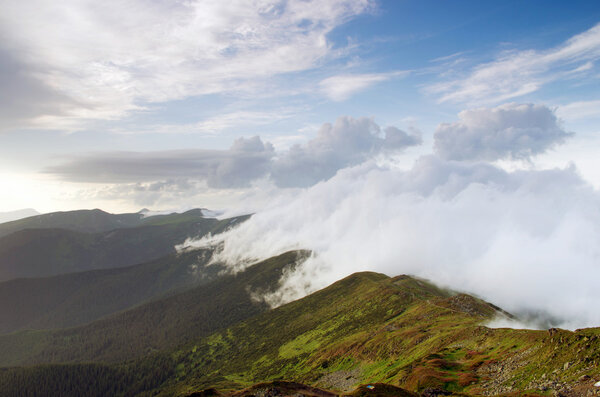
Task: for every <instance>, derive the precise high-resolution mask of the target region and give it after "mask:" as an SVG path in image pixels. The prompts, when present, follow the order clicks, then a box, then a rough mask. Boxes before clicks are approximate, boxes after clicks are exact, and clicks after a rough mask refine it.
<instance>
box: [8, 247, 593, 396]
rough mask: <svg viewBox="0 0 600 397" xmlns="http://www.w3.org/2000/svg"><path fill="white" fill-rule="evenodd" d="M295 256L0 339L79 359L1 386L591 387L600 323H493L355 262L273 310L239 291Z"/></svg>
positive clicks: (163, 390)
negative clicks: (119, 309) (81, 321)
mask: <svg viewBox="0 0 600 397" xmlns="http://www.w3.org/2000/svg"><path fill="white" fill-rule="evenodd" d="M296 258H297V257H296V254H295V253H288V254H285V255H283V256H280V257H277V258H273V259H271V260H268V261H265V262H263V263H261V264H260V265H256V266H253V267H251V268H249V269H248V270H247V271H246V272H244V273H240V274H238V275H237V276H229V277H230V278H227V279H225V278H224V279H219V280H217V281H215V282H213V283H210V284H207V286H205V287H202V288H197V289H195V290H193V291H189V292H186V293H184V294H180V295H177V296H173V297H170V298H166V299H163V300H161V301H159V302H155V303H153V304H150V305H144V306H141V307H140V308H137V309H134V310H130V311H128V312H125V313H123V314H122V315H120V316H114V317H111V318H110V319H107V320H102V321H98V322H95V323H92V324H90V325H89V326H86V327H80V328H74V329H71V330H66V331H60V332H55V333H18V334H14V335H9V336H4V337H0V346H1V348H0V357H2V358H3V359H4V362H3V364H4V365H7V364H8V365H14V364H18V363H21V364H24V363H30V364H33V363H40V362H47V363H50V362H54V363H58V362H79V363H72V364H67V365H65V364H61V365H56V364H54V365H46V366H34V367H23V368H12V369H11V368H6V369H4V370H1V371H0V386H2V387H3V390H14V391H15V393H17V394H14V395H34V394H27V393H28V392H29V391H31V386H30V385H31V384H44V385H45V390H48V391H49V392H51V393H52V394H55V395H61V394H60V393H59V391H60V390H67V389H68V390H71V391H72V392H69V391H68V390H67V391H64V394H62V395H77V393H80V394H81V393H82V391H83V390H91V391H90V392H89V393H87V392H86V393H87V394H86V395H101V394H94V390H102V391H103V392H107V390H109V391H108V392H107V393H110V394H111V395H147V396H150V395H153V396H154V395H162V396H174V395H181V396H187V395H192V393H194V392H199V391H201V390H204V389H207V388H216V389H218V390H220V391H222V392H228V391H234V390H242V391H241V392H239V393H238V394H236V395H247V396H249V395H253V394H252V390H255V391H257V390H258V391H260V393H263V394H254V395H269V394H265V393H267V392H268V390H271V391H272V390H274V389H277V387H279V386H277V384H278V383H277V382H278V381H281V380H287V381H293V382H300V383H302V384H305V385H310V386H311V387H317V388H320V390H325V391H327V393H331V392H335V393H338V394H339V393H342V394H343V393H348V394H347V395H356V396H359V395H361V396H362V395H364V396H367V395H378V394H374V392H373V390H372V389H369V388H367V387H366V386H365V385H369V384H370V385H373V384H376V385H377V388H378V389H377V390H383V391H382V393H381V394H379V395H390V396H391V395H398V394H395V393H405V392H404V391H402V390H408V391H409V392H414V393H419V394H421V395H424V396H432V395H443V393H455V394H457V393H458V394H461V395H481V394H485V395H496V394H502V395H513V396H514V395H529V396H534V395H537V396H541V395H564V396H579V395H588V392H589V393H592V394H589V395H594V393H595V392H596V391H597V388H594V386H593V384H594V383H595V382H597V381H598V380H600V379H599V377H600V374H598V372H597V368H598V366H599V365H600V329H596V328H594V329H585V330H579V331H577V332H570V331H565V330H555V329H552V330H549V331H532V330H513V329H490V328H487V327H485V326H484V324H485V323H486V322H487V321H489V320H490V319H491V318H493V317H494V316H496V315H498V313H499V312H498V311H497V308H496V307H494V306H493V305H490V304H488V303H486V302H484V301H482V300H479V299H477V298H474V297H471V296H469V295H465V294H457V293H452V292H450V291H446V290H442V289H439V288H437V287H436V286H435V285H433V284H431V283H428V282H426V281H423V280H419V279H415V278H412V277H408V276H399V277H394V278H390V277H387V276H385V275H382V274H377V273H369V272H365V273H357V274H354V275H352V276H349V277H347V278H345V279H343V280H340V281H338V282H336V283H334V284H333V285H331V286H329V287H327V288H325V289H323V290H321V291H317V292H316V293H314V294H311V295H309V296H307V297H305V298H303V299H300V300H297V301H295V302H291V303H289V304H286V305H284V306H281V307H279V308H277V309H273V310H266V309H267V308H266V307H264V305H261V304H259V303H256V302H253V301H252V300H251V299H249V297H248V291H255V292H256V291H260V290H261V289H262V288H266V289H267V290H268V289H269V288H273V286H274V285H275V284H276V281H277V279H278V277H279V276H280V275H281V272H282V269H283V268H285V264H290V263H293V262H294V261H295V260H296ZM234 291H238V292H237V295H235V296H231V294H235V292H234ZM232 305H233V306H232ZM199 307H203V308H202V309H199ZM194 310H197V312H196V313H197V314H194V315H189V314H186V313H190V312H192V311H194ZM153 313H154V314H153ZM198 313H200V314H198ZM165 317H166V318H165ZM216 322H220V323H218V324H217V323H216ZM118 324H121V326H122V328H121V326H119V325H118ZM125 324H129V326H128V327H129V329H130V330H131V331H129V332H132V333H133V334H135V336H133V335H131V337H130V336H128V334H127V333H128V331H125V329H126V328H125V327H126V325H125ZM190 324H191V326H190ZM227 324H229V325H227ZM219 329H220V330H219ZM214 330H217V331H216V332H213V331H214ZM138 340H140V341H141V342H137V341H138ZM175 340H177V341H178V342H179V346H180V347H176V345H177V343H174V341H175ZM148 342H150V343H148ZM130 345H132V346H133V347H130ZM149 346H151V347H152V348H148V347H149ZM154 349H161V351H155V350H154ZM169 349H171V350H169ZM24 350H26V351H28V353H27V354H26V355H25V356H23V355H22V352H23V351H24ZM153 351H155V353H152V352H153ZM121 353H122V354H121ZM145 354H147V355H145ZM136 356H137V357H138V359H137V360H133V361H124V362H122V363H120V364H119V363H114V364H110V365H108V364H91V363H88V364H85V363H83V362H85V361H92V360H94V361H97V362H107V361H117V360H120V359H123V360H124V359H128V358H131V357H136ZM90 374H91V375H90ZM92 376H93V379H90V377H92ZM261 382H275V383H271V384H267V386H264V385H263V386H260V385H258V386H256V384H257V383H261ZM253 385H255V386H253ZM279 385H280V386H281V384H279ZM360 385H363V386H360ZM288 386H289V385H288ZM248 387H249V388H250V389H245V388H248ZM281 387H283V386H281ZM285 387H287V386H285ZM298 387H300V386H298ZM302 387H304V386H302ZM307 387H308V386H307ZM398 388H402V390H401V389H398ZM75 390H76V391H77V392H73V391H75ZM243 390H246V392H243ZM261 390H262V391H261ZM244 393H246V394H244ZM7 395H12V394H7ZM205 395H206V394H205ZM271 395H277V394H271ZM401 395H410V393H408V392H406V393H405V394H401Z"/></svg>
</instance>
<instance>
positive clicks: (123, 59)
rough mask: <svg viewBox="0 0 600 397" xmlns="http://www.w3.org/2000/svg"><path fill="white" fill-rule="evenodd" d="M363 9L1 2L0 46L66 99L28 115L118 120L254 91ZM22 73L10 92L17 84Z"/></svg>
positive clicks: (321, 47) (345, 0) (325, 44)
mask: <svg viewBox="0 0 600 397" xmlns="http://www.w3.org/2000/svg"><path fill="white" fill-rule="evenodd" d="M373 7H374V5H373V4H372V1H370V0H327V1H316V0H310V1H305V0H288V1H280V0H256V1H246V0H234V1H228V2H214V1H210V0H193V1H175V2H173V1H153V2H146V1H142V0H125V1H116V0H108V1H104V2H97V1H91V0H83V1H79V0H78V1H74V0H70V1H66V2H61V4H60V6H56V4H51V3H48V2H45V1H42V0H32V1H28V2H21V1H12V0H10V1H8V2H4V3H3V5H2V13H0V26H1V27H2V28H1V29H2V30H1V32H0V33H1V34H2V37H3V40H2V44H0V47H2V50H3V51H4V52H5V53H7V54H10V56H11V57H12V58H13V59H16V60H18V62H19V64H21V65H23V67H24V70H25V71H26V72H27V73H26V74H27V76H28V77H27V79H30V77H31V76H34V77H35V83H36V87H37V88H36V89H41V90H44V91H49V92H52V93H57V94H58V95H60V96H61V97H64V98H66V99H67V100H66V101H64V102H65V105H66V106H65V107H64V108H61V112H57V111H54V110H53V109H46V110H47V111H45V112H43V114H42V115H41V116H40V117H34V116H35V115H33V116H32V117H30V120H29V121H30V122H31V123H33V124H35V125H43V126H44V127H46V128H53V127H59V128H63V127H65V126H71V127H75V126H76V125H77V124H78V123H81V122H82V121H85V120H89V119H118V118H122V117H124V116H125V115H127V114H128V113H129V112H131V111H135V110H140V109H143V108H144V107H145V106H146V105H147V104H150V103H160V102H166V101H171V100H178V99H183V98H187V97H191V96H198V95H205V94H215V93H231V92H240V91H241V92H252V93H256V92H260V87H261V86H262V85H263V83H265V82H267V81H268V80H269V78H271V77H273V76H275V75H279V74H284V73H290V72H298V71H303V70H308V69H311V68H313V67H315V66H316V65H317V64H319V62H322V61H324V60H326V59H327V58H328V57H332V56H334V55H333V51H332V45H331V43H329V41H328V40H327V34H328V33H329V32H331V31H332V30H333V29H334V28H335V27H337V26H339V25H341V24H343V23H345V22H347V21H348V20H350V19H351V18H353V17H355V16H356V15H359V14H362V13H364V12H367V11H368V10H370V9H372V8H373ZM115 9H118V10H119V12H118V13H115V12H114V10H115ZM28 81H29V80H27V81H23V82H22V84H19V85H18V86H16V87H11V92H10V94H11V95H12V94H14V93H17V92H19V91H20V90H22V89H27V84H28ZM40 99H41V98H40ZM52 103H53V102H52V101H51V100H50V98H49V99H48V100H47V101H44V104H45V105H47V106H50V104H52ZM14 105H15V106H17V105H18V103H17V104H14Z"/></svg>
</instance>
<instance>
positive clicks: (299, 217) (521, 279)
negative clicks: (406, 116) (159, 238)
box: [184, 105, 600, 328]
mask: <svg viewBox="0 0 600 397" xmlns="http://www.w3.org/2000/svg"><path fill="white" fill-rule="evenodd" d="M326 131H329V130H328V129H326ZM440 131H441V132H440ZM445 134H446V135H445ZM505 134H506V135H508V136H509V137H508V138H507V139H505V137H504V135H505ZM440 135H442V136H443V135H445V137H444V138H448V137H449V136H452V137H453V139H454V140H456V141H458V142H462V143H466V144H465V145H458V146H456V148H453V147H450V146H448V145H449V144H450V143H448V144H447V145H445V143H444V145H445V146H444V145H442V143H440V142H443V141H441V140H440V139H441V138H440ZM566 135H567V134H566V133H565V132H564V131H563V130H562V129H560V127H558V126H557V121H556V118H555V117H554V115H553V113H552V112H551V111H550V110H549V109H547V108H544V107H541V106H534V105H506V106H503V107H500V108H496V109H487V110H485V109H482V110H476V111H472V112H463V113H461V121H460V122H458V123H455V124H448V125H445V126H442V127H440V129H438V134H437V136H436V139H437V141H436V152H437V153H435V154H431V155H426V156H422V157H420V158H419V159H418V160H417V161H416V162H415V163H414V165H413V166H412V167H411V168H410V169H399V168H396V167H394V166H393V165H389V166H386V167H382V166H378V165H376V164H375V163H374V162H373V161H366V162H363V163H362V164H360V165H357V166H353V167H348V168H345V169H343V170H341V171H338V173H337V174H336V175H335V176H334V177H332V178H331V179H329V180H327V181H323V182H320V183H318V184H316V185H314V186H312V187H310V188H307V189H303V190H299V193H298V194H296V195H295V196H293V197H290V196H289V195H287V196H286V197H282V198H281V199H279V200H278V199H276V198H274V199H273V200H271V202H270V205H269V207H268V208H266V209H264V210H263V211H259V212H258V213H256V214H255V215H254V216H253V217H252V218H251V219H250V220H249V221H247V222H245V223H243V224H242V225H240V226H239V227H237V228H235V229H233V230H231V231H229V232H227V233H225V234H224V235H220V236H218V237H216V238H206V239H203V240H200V241H188V242H186V243H185V244H184V247H189V248H192V249H193V248H194V247H200V246H206V245H217V246H220V247H221V249H222V251H221V252H220V254H219V255H218V257H217V260H220V261H225V262H226V263H229V264H230V265H231V266H232V268H233V270H237V269H239V268H241V267H244V266H247V265H249V264H250V263H252V262H253V261H255V260H258V259H262V258H267V257H270V256H272V255H276V254H279V253H281V252H283V251H286V250H290V249H297V248H304V249H310V250H312V251H313V252H314V253H315V254H314V256H313V257H311V258H310V259H309V260H308V261H306V262H305V263H304V264H303V265H301V266H300V267H298V268H297V270H296V271H294V272H291V273H288V274H286V275H285V276H284V277H283V278H282V280H281V282H282V287H281V288H280V289H279V290H278V291H277V292H275V293H272V294H269V295H267V296H265V297H264V299H265V300H266V301H267V302H269V303H270V304H273V305H277V304H281V303H284V302H287V301H290V300H293V299H296V298H299V297H301V296H304V295H305V294H307V293H310V292H312V291H314V290H316V289H319V288H322V287H324V286H326V285H328V284H330V283H332V282H334V281H336V280H338V279H340V278H342V277H344V276H346V275H349V274H351V273H353V272H356V271H363V270H372V271H378V272H383V273H386V274H388V275H398V274H402V273H407V274H413V275H417V276H420V277H425V278H428V279H430V280H432V281H434V282H436V283H441V284H443V285H446V286H448V287H451V288H453V289H456V290H461V291H466V292H469V293H474V294H477V295H479V296H481V297H483V298H485V299H487V300H489V301H491V302H493V303H495V304H498V305H500V306H501V307H503V308H504V309H506V310H508V311H511V312H513V313H515V314H521V315H522V318H524V319H525V320H527V321H531V320H536V317H537V319H538V320H539V319H542V320H544V321H545V322H546V324H550V323H552V324H553V325H559V326H562V327H568V328H577V327H584V326H599V325H600V311H599V310H598V307H600V288H599V286H598V283H599V280H600V193H599V192H598V191H596V190H594V189H593V188H592V187H591V186H590V185H588V184H587V183H586V182H585V181H583V180H582V179H581V178H580V176H579V175H578V173H577V171H576V168H575V166H570V167H567V168H564V169H547V170H520V171H512V172H508V171H506V170H504V169H502V168H500V167H498V166H495V165H493V164H490V163H485V162H478V161H476V159H479V158H484V159H488V160H496V159H500V158H505V157H516V158H520V157H526V156H529V155H533V154H536V153H540V152H542V151H544V150H546V149H547V148H548V147H550V146H552V145H555V144H558V143H560V142H561V141H562V140H563V139H564V138H565V136H566ZM324 136H327V137H329V135H328V133H324ZM399 137H400V136H398V135H394V134H393V133H392V134H391V135H390V136H389V139H400V138H401V139H400V141H402V140H403V139H405V138H403V137H400V138H399ZM323 139H325V138H323ZM385 139H386V140H387V139H388V137H386V138H385ZM316 141H319V140H316ZM375 142H376V143H373V146H374V147H376V146H377V145H379V144H380V142H379V141H375ZM469 142H475V143H474V144H472V143H471V144H469V145H467V144H468V143H469ZM365 146H367V147H368V146H369V145H368V143H367V144H366V145H365ZM441 147H443V148H444V149H443V150H442V149H441ZM454 158H460V159H465V160H468V161H456V160H453V159H454ZM538 324H539V321H538Z"/></svg>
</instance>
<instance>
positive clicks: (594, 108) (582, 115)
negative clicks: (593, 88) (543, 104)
mask: <svg viewBox="0 0 600 397" xmlns="http://www.w3.org/2000/svg"><path fill="white" fill-rule="evenodd" d="M599 109H600V100H595V101H577V102H571V103H568V104H566V105H561V106H559V107H558V109H556V113H557V115H558V116H559V117H560V118H561V119H563V120H567V121H575V120H581V119H587V118H600V110H599Z"/></svg>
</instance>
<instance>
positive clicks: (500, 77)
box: [426, 24, 600, 104]
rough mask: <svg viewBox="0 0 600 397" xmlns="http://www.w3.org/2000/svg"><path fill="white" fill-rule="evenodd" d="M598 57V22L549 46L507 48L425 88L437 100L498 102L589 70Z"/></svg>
mask: <svg viewBox="0 0 600 397" xmlns="http://www.w3.org/2000/svg"><path fill="white" fill-rule="evenodd" d="M599 58H600V24H598V25H596V26H594V27H592V28H591V29H589V30H587V31H585V32H583V33H580V34H578V35H576V36H573V37H572V38H570V39H569V40H567V41H566V42H564V43H563V44H561V45H559V46H557V47H554V48H550V49H548V50H520V51H519V50H514V51H506V52H504V53H502V54H500V56H499V57H498V58H497V59H496V60H494V61H492V62H488V63H483V64H480V65H477V66H475V67H474V68H473V69H472V70H471V71H470V72H469V73H468V74H467V75H466V76H464V77H459V78H456V79H453V80H447V81H442V82H439V83H435V84H431V85H429V86H428V87H427V88H426V91H427V92H429V93H431V94H434V95H436V96H439V99H438V100H439V102H464V103H471V104H472V103H479V104H481V103H482V102H484V103H499V102H503V101H506V100H509V99H513V98H517V97H519V96H522V95H526V94H529V93H532V92H535V91H537V90H539V89H540V88H541V87H542V86H544V85H545V84H548V83H550V82H553V81H556V80H559V79H562V78H567V77H569V78H573V76H574V75H580V76H581V75H583V76H585V75H586V74H587V73H592V72H593V71H594V70H596V68H595V65H594V64H593V62H594V61H596V60H598V59H599Z"/></svg>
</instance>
